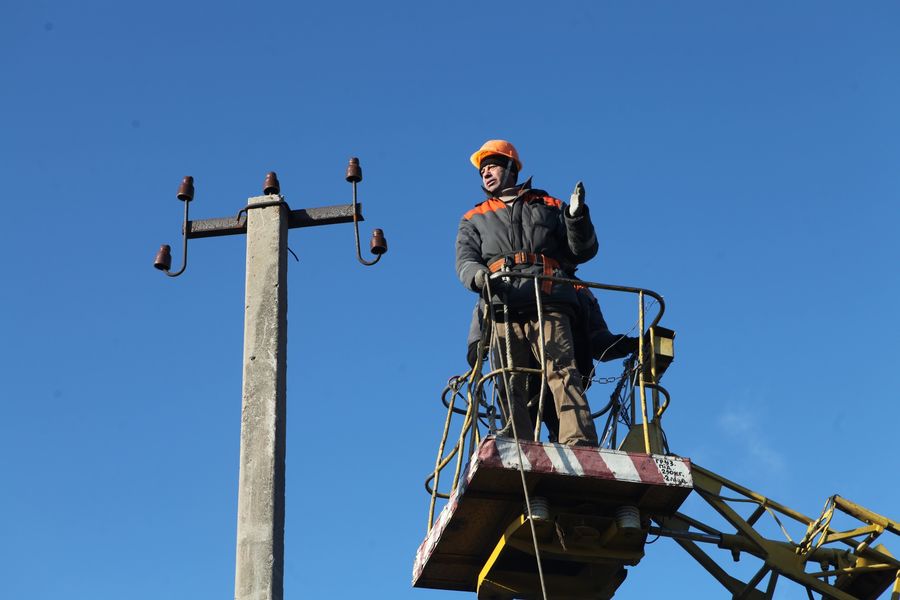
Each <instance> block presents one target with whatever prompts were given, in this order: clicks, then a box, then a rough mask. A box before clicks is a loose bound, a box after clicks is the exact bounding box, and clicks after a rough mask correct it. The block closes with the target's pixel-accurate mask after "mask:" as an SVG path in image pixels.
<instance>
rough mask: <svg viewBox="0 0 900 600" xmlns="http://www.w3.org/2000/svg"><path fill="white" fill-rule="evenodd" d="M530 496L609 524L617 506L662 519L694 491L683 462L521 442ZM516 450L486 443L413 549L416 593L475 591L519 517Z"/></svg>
mask: <svg viewBox="0 0 900 600" xmlns="http://www.w3.org/2000/svg"><path fill="white" fill-rule="evenodd" d="M521 445H522V455H523V459H524V460H523V465H522V466H523V470H524V471H525V480H526V485H527V487H528V490H529V495H530V496H541V497H544V498H546V499H547V500H548V502H549V503H550V505H551V507H552V509H553V510H554V511H561V512H566V513H569V514H586V515H588V514H589V515H593V516H596V517H598V518H601V519H602V518H610V519H612V518H614V517H613V516H612V515H614V513H615V510H616V509H617V508H619V507H621V506H636V507H638V508H639V509H640V511H641V514H642V516H646V515H651V514H652V515H656V514H658V515H668V514H672V513H674V512H675V511H676V510H678V507H679V506H681V504H682V502H684V500H685V498H686V497H687V496H688V495H689V494H690V492H691V490H692V489H693V482H692V479H691V463H690V460H689V459H687V458H682V457H678V456H662V455H656V454H641V453H630V452H620V451H617V450H606V449H601V448H587V447H570V446H564V445H561V444H551V443H540V442H521ZM523 506H524V495H523V492H522V482H521V477H520V475H519V470H518V452H517V450H516V444H515V442H514V441H513V440H511V439H508V438H495V437H487V438H485V439H484V440H483V441H482V442H481V444H480V445H479V446H478V448H477V449H476V452H475V454H474V455H473V456H472V457H471V459H470V461H469V464H468V468H467V470H466V472H465V474H464V475H463V476H462V477H461V480H460V485H459V486H458V487H457V489H456V491H455V492H454V493H453V494H452V496H451V498H450V499H449V500H448V501H447V504H446V505H445V506H444V508H443V510H442V511H441V512H440V514H439V516H438V518H437V520H436V521H435V524H434V526H433V527H432V529H431V532H429V534H428V536H427V537H426V538H425V540H424V541H423V542H422V544H421V545H420V546H419V549H418V551H417V552H416V559H415V563H414V566H413V579H412V583H413V586H415V587H426V588H437V589H448V590H460V591H475V590H476V587H477V580H478V574H479V572H480V571H481V569H482V567H483V565H484V564H485V561H486V560H487V558H488V556H489V555H490V553H491V551H492V550H493V549H494V547H495V545H496V544H497V541H498V539H499V538H500V537H501V536H502V535H503V532H504V531H505V530H506V528H507V527H508V526H509V524H510V522H511V521H512V520H513V519H515V518H516V517H517V516H518V515H521V514H522V513H523V512H524V508H523Z"/></svg>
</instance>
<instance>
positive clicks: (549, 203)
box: [542, 196, 562, 208]
mask: <svg viewBox="0 0 900 600" xmlns="http://www.w3.org/2000/svg"><path fill="white" fill-rule="evenodd" d="M542 200H543V201H544V204H546V205H547V206H555V207H556V208H562V200H557V199H556V198H552V197H550V196H544V197H543V198H542Z"/></svg>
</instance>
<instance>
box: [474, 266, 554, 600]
mask: <svg viewBox="0 0 900 600" xmlns="http://www.w3.org/2000/svg"><path fill="white" fill-rule="evenodd" d="M535 281H537V280H535ZM484 287H485V291H486V292H487V295H488V297H487V302H488V303H490V299H491V294H490V279H489V278H488V279H487V280H486V282H485V286H484ZM503 330H504V333H505V342H506V359H507V366H506V367H504V366H503V365H502V364H501V368H503V379H504V382H505V383H506V390H505V392H506V394H505V395H506V407H507V415H508V418H509V423H508V424H507V425H508V426H509V427H510V428H511V429H512V434H513V440H514V442H515V444H516V458H517V466H518V470H519V478H520V479H521V480H522V493H523V494H524V495H525V510H526V511H527V512H528V526H529V527H530V529H531V541H532V543H533V544H534V558H535V561H536V563H537V570H538V579H540V582H541V595H542V597H543V599H544V600H547V585H546V583H545V582H544V567H543V565H542V564H541V550H540V548H539V547H538V541H537V531H536V529H535V527H534V516H533V514H532V512H531V497H530V495H529V494H528V484H527V483H526V482H525V467H524V461H523V460H522V445H521V443H520V442H519V432H518V431H516V420H515V419H514V418H513V406H512V389H511V388H510V385H509V378H508V377H507V376H506V373H507V370H506V369H507V368H510V367H511V366H512V362H513V360H512V344H510V339H509V307H508V306H507V305H506V303H504V304H503ZM542 352H543V349H542ZM542 381H543V379H542ZM541 387H542V388H543V385H542V386H541ZM541 393H542V394H543V389H541ZM538 417H540V415H538ZM538 423H540V418H538ZM504 429H505V427H504Z"/></svg>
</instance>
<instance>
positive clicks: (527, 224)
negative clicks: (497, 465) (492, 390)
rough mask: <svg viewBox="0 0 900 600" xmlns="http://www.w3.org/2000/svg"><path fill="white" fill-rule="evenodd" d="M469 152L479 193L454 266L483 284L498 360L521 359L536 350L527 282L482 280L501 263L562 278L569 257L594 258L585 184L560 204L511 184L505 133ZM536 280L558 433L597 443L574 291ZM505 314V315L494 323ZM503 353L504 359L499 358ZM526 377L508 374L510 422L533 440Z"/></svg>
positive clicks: (511, 154) (478, 286)
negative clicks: (580, 358) (578, 353)
mask: <svg viewBox="0 0 900 600" xmlns="http://www.w3.org/2000/svg"><path fill="white" fill-rule="evenodd" d="M470 160H471V162H472V164H473V165H474V166H475V168H477V169H478V170H479V172H480V173H481V181H482V184H483V189H484V191H485V193H486V194H487V195H488V199H487V200H485V201H484V202H481V203H479V204H477V205H476V206H475V208H473V209H472V210H470V211H468V212H467V213H466V214H465V215H463V218H462V220H461V221H460V223H459V231H458V233H457V237H456V273H457V276H458V277H459V279H460V281H461V282H462V284H463V285H464V286H466V287H467V288H468V289H470V290H472V291H474V292H478V293H482V292H483V291H486V290H487V288H488V287H489V288H490V291H491V297H490V299H489V301H490V303H491V307H492V310H493V317H494V321H495V323H496V324H497V325H496V330H497V334H498V336H499V339H500V345H501V348H500V352H499V355H500V359H501V362H502V363H503V364H504V366H518V367H527V366H530V365H531V364H533V363H532V361H533V360H539V357H540V355H541V349H540V343H539V339H540V332H539V331H538V319H537V303H536V300H535V284H534V281H533V280H532V279H530V278H522V277H508V278H506V280H504V279H502V278H493V279H490V281H489V282H488V279H489V278H490V275H491V274H492V273H496V272H498V271H501V270H506V271H512V272H519V273H526V274H531V275H550V276H556V277H568V276H569V275H570V274H571V273H573V272H574V269H575V265H577V264H580V263H584V262H587V261H588V260H590V259H591V258H593V256H594V255H595V254H596V253H597V237H596V235H595V234H594V226H593V224H592V223H591V219H590V214H589V212H588V208H587V206H586V205H585V203H584V186H582V185H581V183H580V182H579V183H578V185H577V186H576V188H575V193H573V194H572V197H571V204H570V205H566V204H565V203H564V202H562V201H560V200H557V199H556V198H553V197H551V196H549V195H548V194H547V193H546V192H544V191H543V190H537V189H532V187H531V179H530V178H529V179H528V180H526V181H525V182H524V183H522V184H518V183H517V182H518V175H519V171H520V170H521V168H522V162H521V160H520V159H519V153H518V152H517V151H516V149H515V147H514V146H513V145H512V144H510V143H509V142H507V141H505V140H489V141H487V142H485V144H484V145H483V146H482V147H481V148H480V149H479V150H478V151H477V152H475V153H474V154H473V155H472V157H471V159H470ZM539 288H540V293H541V301H542V304H543V307H544V309H543V322H544V326H543V337H544V341H545V347H544V358H545V365H544V367H545V369H546V371H547V384H548V387H549V388H550V391H551V392H552V394H553V401H554V404H555V407H556V413H557V417H558V419H559V441H560V442H561V443H563V444H569V445H596V443H597V432H596V430H595V428H594V423H593V421H592V420H591V416H590V415H591V411H590V407H589V406H588V403H587V400H586V399H585V397H584V392H583V387H582V383H581V375H580V374H579V373H578V369H577V367H576V364H575V348H574V339H573V334H572V323H571V319H572V318H573V317H574V316H575V315H576V314H577V311H578V306H579V301H578V297H577V293H576V291H575V289H574V287H572V286H571V285H568V284H560V283H553V282H549V281H542V282H539ZM504 304H505V305H506V309H505V310H504ZM505 315H508V316H509V321H508V322H503V321H504V319H505ZM507 335H508V337H509V339H508V340H507V339H506V338H507ZM508 356H509V357H511V359H512V362H511V364H510V365H506V362H507V357H508ZM538 364H539V363H538ZM526 382H527V376H526V375H524V374H521V373H519V374H516V373H513V374H511V375H510V376H509V383H510V386H509V387H510V390H509V396H510V403H511V405H512V414H511V415H508V417H511V419H510V420H511V424H509V425H511V428H510V429H514V433H515V435H516V436H517V437H518V438H520V439H532V436H533V431H534V426H533V423H532V421H531V417H530V416H529V415H528V411H527V408H526V402H527V391H526V387H527V386H526ZM507 412H508V411H507ZM506 433H507V434H512V433H513V431H512V430H510V431H508V432H506Z"/></svg>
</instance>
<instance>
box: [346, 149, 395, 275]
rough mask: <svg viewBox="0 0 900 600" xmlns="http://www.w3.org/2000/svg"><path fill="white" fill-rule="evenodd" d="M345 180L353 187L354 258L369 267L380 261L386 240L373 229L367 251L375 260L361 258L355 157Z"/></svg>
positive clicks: (359, 171)
mask: <svg viewBox="0 0 900 600" xmlns="http://www.w3.org/2000/svg"><path fill="white" fill-rule="evenodd" d="M345 179H346V180H347V181H349V182H350V184H351V185H352V186H353V232H354V234H355V236H356V258H357V259H358V260H359V262H361V263H362V264H363V265H365V266H367V267H371V266H372V265H374V264H375V263H377V262H378V261H379V260H381V255H382V254H384V253H385V252H387V250H388V248H387V240H386V239H384V231H382V230H381V229H375V230H374V231H373V232H372V239H371V241H370V242H369V249H370V252H371V253H372V254H374V255H375V260H366V259H364V258H363V257H362V252H361V251H360V248H359V210H358V209H357V205H356V184H357V183H359V182H360V181H362V168H361V167H360V166H359V159H358V158H356V157H355V156H354V157H353V158H351V159H350V163H349V164H348V165H347V176H346V177H345Z"/></svg>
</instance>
